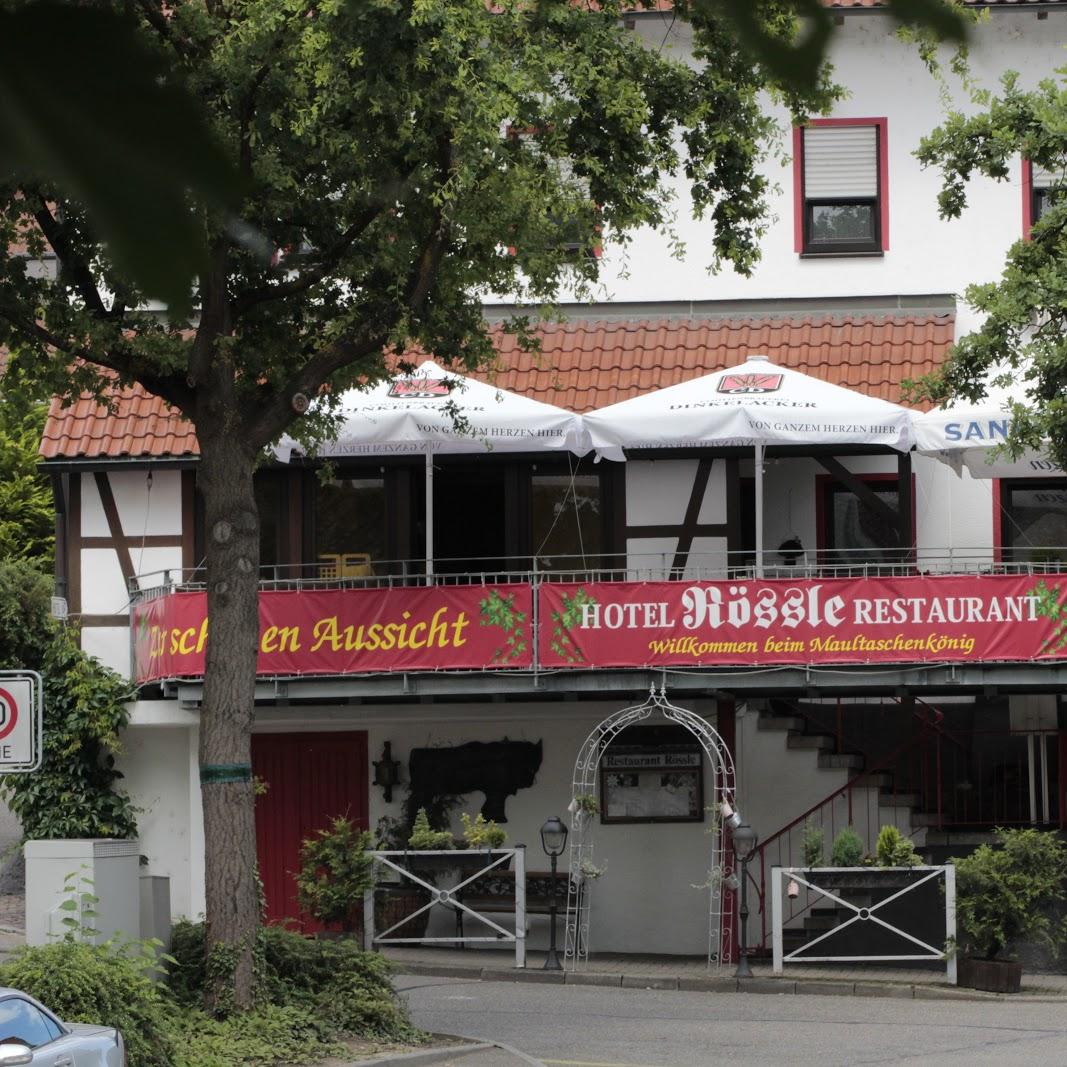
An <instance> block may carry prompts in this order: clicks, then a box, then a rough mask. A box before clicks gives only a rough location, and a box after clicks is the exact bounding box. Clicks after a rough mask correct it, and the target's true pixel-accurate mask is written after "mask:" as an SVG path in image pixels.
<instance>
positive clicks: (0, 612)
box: [0, 560, 56, 670]
mask: <svg viewBox="0 0 1067 1067" xmlns="http://www.w3.org/2000/svg"><path fill="white" fill-rule="evenodd" d="M51 596H52V582H51V580H50V579H49V578H46V577H45V575H44V574H42V573H41V571H39V570H38V569H37V568H36V567H34V566H32V565H31V564H29V563H27V562H25V561H21V562H10V561H7V560H3V561H0V669H3V670H18V669H20V668H22V669H28V670H39V669H40V668H41V666H42V664H41V654H42V651H43V650H44V649H45V648H47V647H48V645H49V644H51V642H52V639H53V638H54V636H55V632H56V625H55V623H54V622H53V621H52V618H51V616H50V615H49V610H50V599H51Z"/></svg>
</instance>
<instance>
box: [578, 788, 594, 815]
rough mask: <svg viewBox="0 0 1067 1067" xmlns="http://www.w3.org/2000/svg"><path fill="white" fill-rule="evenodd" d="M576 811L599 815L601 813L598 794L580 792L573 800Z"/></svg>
mask: <svg viewBox="0 0 1067 1067" xmlns="http://www.w3.org/2000/svg"><path fill="white" fill-rule="evenodd" d="M572 804H573V806H574V809H575V812H579V811H580V812H581V813H582V814H583V815H599V814H600V801H599V800H597V798H596V795H595V794H593V793H579V794H578V795H577V796H576V797H575V798H574V800H573V801H572Z"/></svg>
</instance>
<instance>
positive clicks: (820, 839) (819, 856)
mask: <svg viewBox="0 0 1067 1067" xmlns="http://www.w3.org/2000/svg"><path fill="white" fill-rule="evenodd" d="M800 848H801V851H802V852H803V853H804V866H805V867H821V866H822V865H823V855H824V852H825V850H826V834H825V832H824V831H823V828H822V827H821V826H816V825H815V823H813V822H812V821H811V819H809V820H808V821H807V822H806V823H804V833H803V834H802V835H801V838H800Z"/></svg>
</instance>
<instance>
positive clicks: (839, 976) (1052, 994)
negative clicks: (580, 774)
mask: <svg viewBox="0 0 1067 1067" xmlns="http://www.w3.org/2000/svg"><path fill="white" fill-rule="evenodd" d="M383 955H385V956H386V957H387V958H388V959H390V960H392V961H393V962H394V963H395V964H396V965H397V969H398V970H399V971H400V972H401V973H404V974H416V975H428V976H438V977H445V978H470V979H471V980H472V981H480V980H487V981H498V982H502V981H503V982H556V983H563V982H565V983H570V984H573V985H603V986H621V987H624V988H634V989H680V990H690V991H706V992H745V993H786V994H794V993H795V994H823V995H830V996H886V997H908V998H915V999H918V1000H931V999H936V1000H955V999H960V998H964V999H978V1000H987V999H993V1000H1004V999H1008V1000H1013V999H1014V1000H1018V999H1020V998H1021V997H1025V999H1027V1000H1030V999H1032V998H1040V999H1042V1000H1043V999H1046V998H1051V999H1057V1000H1058V999H1061V998H1062V999H1064V1000H1065V1001H1067V974H1039V973H1035V974H1026V973H1024V974H1023V992H1022V993H1021V994H1019V995H1018V996H1014V997H1012V996H1008V997H1005V996H1003V995H1001V994H996V993H981V992H978V991H977V990H974V989H962V988H957V987H956V986H950V985H948V983H947V982H946V981H945V972H944V969H943V968H941V969H938V970H923V969H918V968H914V969H913V968H898V967H889V966H875V965H873V964H871V965H862V966H860V965H856V964H846V965H837V964H814V963H809V964H803V965H801V964H797V965H794V966H787V967H786V969H785V973H784V974H783V975H782V976H781V977H775V976H774V975H773V974H772V973H771V964H770V961H764V960H757V961H754V962H753V963H752V972H753V975H754V977H753V978H751V979H747V980H744V981H741V982H739V981H738V980H737V979H736V978H734V976H733V973H734V967H733V965H732V964H731V965H729V966H725V967H723V968H722V969H721V970H719V969H718V968H716V967H711V968H709V967H708V966H707V963H706V961H705V960H704V959H702V958H693V957H679V956H629V955H622V954H616V953H603V954H599V955H594V956H593V958H591V959H590V960H589V961H588V962H587V963H583V964H582V966H581V967H580V968H578V969H576V970H567V971H565V972H563V971H546V970H544V962H545V953H543V952H529V953H527V957H526V968H525V969H517V968H516V967H515V965H514V963H515V957H514V953H513V952H506V951H497V950H494V949H457V948H429V947H426V948H422V947H407V946H390V947H388V948H386V949H384V950H383Z"/></svg>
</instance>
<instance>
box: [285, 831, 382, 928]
mask: <svg viewBox="0 0 1067 1067" xmlns="http://www.w3.org/2000/svg"><path fill="white" fill-rule="evenodd" d="M372 842H373V839H372V837H371V834H370V833H369V832H368V831H366V830H360V829H358V828H357V827H356V826H354V825H353V823H352V821H351V820H350V819H346V818H344V817H343V816H338V817H337V818H335V819H334V820H333V823H332V825H331V827H330V829H328V830H319V831H318V832H317V834H316V836H315V837H312V838H308V839H307V840H306V841H304V843H303V847H302V848H301V850H300V870H299V871H298V872H297V875H296V888H297V896H298V898H299V901H300V906H301V908H303V909H304V910H305V911H306V912H308V914H310V915H312V916H314V917H315V918H316V919H318V920H319V922H322V923H340V924H341V925H342V928H344V929H351V928H352V927H353V925H354V922H355V921H356V920H357V919H358V916H359V915H360V914H361V913H362V907H363V894H364V893H365V892H366V891H367V890H368V889H369V888H370V887H371V886H372V885H373V884H374V860H373V859H372V858H371V857H370V856H368V855H367V849H369V848H370V847H371V845H372Z"/></svg>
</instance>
